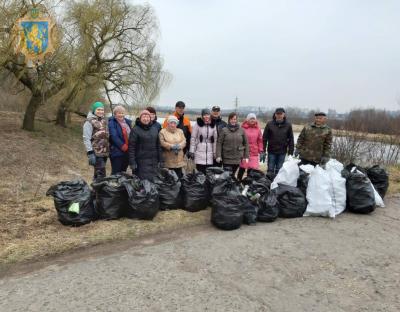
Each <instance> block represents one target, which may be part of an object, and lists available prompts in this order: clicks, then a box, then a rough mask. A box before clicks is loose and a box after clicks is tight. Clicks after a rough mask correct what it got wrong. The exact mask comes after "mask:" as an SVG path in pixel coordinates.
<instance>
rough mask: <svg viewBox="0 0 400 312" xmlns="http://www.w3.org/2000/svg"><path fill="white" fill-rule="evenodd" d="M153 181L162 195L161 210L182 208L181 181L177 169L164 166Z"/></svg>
mask: <svg viewBox="0 0 400 312" xmlns="http://www.w3.org/2000/svg"><path fill="white" fill-rule="evenodd" d="M153 182H154V184H155V185H156V186H157V190H158V194H159V196H160V210H171V209H179V208H182V206H183V204H182V196H181V181H180V180H179V178H178V176H177V175H176V173H175V171H173V170H169V169H166V168H163V169H161V170H160V171H159V173H158V174H157V175H156V176H155V177H154V180H153Z"/></svg>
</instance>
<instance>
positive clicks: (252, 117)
mask: <svg viewBox="0 0 400 312" xmlns="http://www.w3.org/2000/svg"><path fill="white" fill-rule="evenodd" d="M246 119H247V120H249V119H257V116H256V114H254V113H250V114H248V115H247V117H246Z"/></svg>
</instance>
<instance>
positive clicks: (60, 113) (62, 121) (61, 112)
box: [56, 105, 67, 128]
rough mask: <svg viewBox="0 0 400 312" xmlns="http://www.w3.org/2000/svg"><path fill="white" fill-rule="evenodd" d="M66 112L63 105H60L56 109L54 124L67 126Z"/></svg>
mask: <svg viewBox="0 0 400 312" xmlns="http://www.w3.org/2000/svg"><path fill="white" fill-rule="evenodd" d="M66 112H67V109H66V107H65V106H64V105H60V106H59V107H58V110H57V118H56V125H59V126H61V127H64V128H65V127H67V122H66V116H67V115H66Z"/></svg>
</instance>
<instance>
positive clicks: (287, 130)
mask: <svg viewBox="0 0 400 312" xmlns="http://www.w3.org/2000/svg"><path fill="white" fill-rule="evenodd" d="M263 140H264V151H265V150H266V149H267V146H268V153H271V154H289V155H293V151H294V137H293V130H292V124H291V123H290V122H288V121H287V120H286V118H284V120H283V122H282V123H278V122H276V119H275V115H274V118H273V120H271V121H269V122H268V123H267V125H266V126H265V129H264V134H263Z"/></svg>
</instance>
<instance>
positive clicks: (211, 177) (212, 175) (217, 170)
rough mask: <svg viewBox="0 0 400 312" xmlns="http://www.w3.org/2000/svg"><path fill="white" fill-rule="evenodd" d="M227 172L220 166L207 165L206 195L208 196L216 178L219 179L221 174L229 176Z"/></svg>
mask: <svg viewBox="0 0 400 312" xmlns="http://www.w3.org/2000/svg"><path fill="white" fill-rule="evenodd" d="M229 174H230V173H229V172H227V171H224V169H222V168H221V167H209V168H207V169H206V181H207V190H208V196H209V197H210V198H211V193H212V190H213V187H214V184H215V182H216V180H217V179H220V178H221V175H223V176H224V177H227V176H229Z"/></svg>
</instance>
